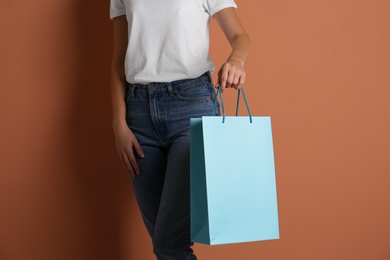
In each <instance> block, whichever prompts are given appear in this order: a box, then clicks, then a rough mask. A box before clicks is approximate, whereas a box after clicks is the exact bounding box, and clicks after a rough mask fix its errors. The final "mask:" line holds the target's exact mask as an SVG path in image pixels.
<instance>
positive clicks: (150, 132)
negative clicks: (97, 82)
mask: <svg viewBox="0 0 390 260" xmlns="http://www.w3.org/2000/svg"><path fill="white" fill-rule="evenodd" d="M216 98H217V96H216V92H215V89H214V86H213V83H212V80H211V76H210V73H209V72H206V73H204V74H202V75H201V76H200V77H198V78H194V79H185V80H178V81H173V82H153V83H149V84H147V85H143V84H127V86H126V92H125V102H126V122H127V125H128V127H129V128H130V129H131V130H132V131H133V133H134V135H135V137H136V138H137V140H138V142H139V143H140V145H141V147H142V150H143V152H144V154H145V157H144V158H139V157H138V156H137V155H136V158H137V163H138V165H139V167H140V175H139V176H137V177H135V178H134V179H131V180H132V186H133V190H134V193H135V197H136V200H137V203H138V206H139V209H140V211H141V215H142V218H143V221H144V223H145V226H146V228H147V230H148V233H149V235H150V237H151V239H152V243H153V251H154V254H155V255H156V257H157V259H158V260H190V259H191V260H194V259H197V258H196V256H195V255H194V253H193V250H192V248H191V246H192V245H193V243H191V242H190V118H192V117H202V116H204V115H206V116H209V115H211V113H212V107H213V102H214V100H215V99H216ZM219 114H220V112H219V104H218V106H217V109H216V111H215V113H214V115H219Z"/></svg>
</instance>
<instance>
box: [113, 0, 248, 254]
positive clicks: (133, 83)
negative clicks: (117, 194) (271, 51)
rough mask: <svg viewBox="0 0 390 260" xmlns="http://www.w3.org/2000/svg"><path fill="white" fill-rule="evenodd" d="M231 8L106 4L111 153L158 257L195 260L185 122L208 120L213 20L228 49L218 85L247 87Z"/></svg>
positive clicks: (189, 1)
mask: <svg viewBox="0 0 390 260" xmlns="http://www.w3.org/2000/svg"><path fill="white" fill-rule="evenodd" d="M235 8H237V6H236V4H235V2H234V0H171V1H161V0H111V6H110V19H111V20H113V23H114V52H113V60H112V71H111V73H112V80H111V95H112V104H113V121H112V123H113V130H114V134H115V140H116V149H117V152H118V155H119V157H120V159H121V162H122V165H123V167H124V168H125V169H126V171H127V172H128V173H129V175H130V176H131V177H132V178H131V180H132V185H133V189H134V193H135V196H136V199H137V203H138V206H139V208H140V211H141V215H142V218H143V220H144V223H145V226H146V228H147V230H148V232H149V235H150V237H151V239H152V242H153V251H154V253H155V255H156V256H157V259H159V260H176V259H183V260H184V259H196V256H195V255H194V254H193V250H192V249H191V246H192V245H193V243H191V242H190V206H189V200H190V199H189V172H190V170H189V169H190V167H189V161H190V160H189V140H190V138H189V125H190V124H189V121H190V120H189V119H190V118H191V117H201V116H203V115H211V113H212V110H213V109H212V108H213V101H214V100H215V99H216V92H215V87H214V86H213V83H212V81H211V76H210V74H211V73H212V72H213V71H214V69H215V68H214V64H213V62H212V61H211V59H210V57H209V53H208V50H209V22H210V19H211V18H213V17H214V18H215V19H216V20H217V22H218V24H219V26H220V27H221V29H222V31H223V32H224V34H225V35H226V37H227V39H228V41H229V43H230V45H231V46H232V51H231V54H230V56H229V57H228V58H227V61H226V62H225V63H224V64H223V65H222V66H221V68H220V70H219V72H218V82H217V83H218V84H219V85H220V86H221V89H222V90H225V89H226V88H234V89H239V88H241V87H242V85H243V84H244V82H245V71H244V64H245V61H246V58H247V55H248V52H249V46H250V40H249V37H248V35H247V33H246V32H245V30H244V28H243V27H242V25H241V23H240V21H239V19H238V17H237V16H236V13H235V10H234V9H235ZM216 85H217V84H216ZM214 114H215V115H219V110H218V109H217V111H216V112H215V113H214Z"/></svg>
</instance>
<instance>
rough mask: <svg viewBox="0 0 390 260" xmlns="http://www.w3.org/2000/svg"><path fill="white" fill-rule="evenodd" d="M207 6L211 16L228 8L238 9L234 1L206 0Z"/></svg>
mask: <svg viewBox="0 0 390 260" xmlns="http://www.w3.org/2000/svg"><path fill="white" fill-rule="evenodd" d="M205 4H206V10H207V12H208V13H209V14H210V15H211V16H213V15H214V14H216V13H218V12H219V11H221V10H222V9H225V8H228V7H233V8H234V9H237V5H236V3H235V2H234V0H205Z"/></svg>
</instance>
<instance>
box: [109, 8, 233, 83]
mask: <svg viewBox="0 0 390 260" xmlns="http://www.w3.org/2000/svg"><path fill="white" fill-rule="evenodd" d="M110 1H111V2H110V19H111V20H113V19H114V18H115V17H117V16H120V15H126V18H127V21H128V38H129V41H128V47H127V52H126V58H125V72H126V80H127V81H128V82H129V83H141V84H147V83H150V82H171V81H175V80H181V79H188V78H196V77H198V76H200V75H201V74H203V73H204V72H206V71H210V73H212V72H213V71H214V70H215V66H214V64H213V62H212V60H211V58H210V56H209V40H210V39H209V23H210V19H211V17H212V16H213V15H214V14H215V13H217V12H218V11H220V10H222V9H224V8H228V7H233V8H235V9H236V8H237V5H236V3H235V2H234V0H170V1H162V0H110Z"/></svg>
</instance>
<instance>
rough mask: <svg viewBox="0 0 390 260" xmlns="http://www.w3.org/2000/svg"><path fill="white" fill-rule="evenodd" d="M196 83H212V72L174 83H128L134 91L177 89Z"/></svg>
mask: <svg viewBox="0 0 390 260" xmlns="http://www.w3.org/2000/svg"><path fill="white" fill-rule="evenodd" d="M196 81H209V82H212V79H211V74H210V72H209V71H207V72H205V73H203V74H202V75H200V76H199V77H197V78H191V79H182V80H175V81H172V82H151V83H148V84H140V83H127V85H128V86H129V87H131V88H133V89H134V88H143V89H153V88H155V87H156V86H158V87H161V88H163V87H172V88H175V87H178V86H183V85H187V84H193V83H195V82H196Z"/></svg>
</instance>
